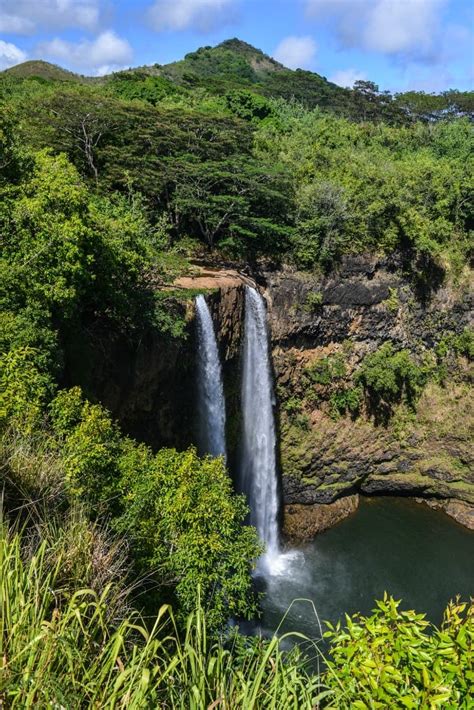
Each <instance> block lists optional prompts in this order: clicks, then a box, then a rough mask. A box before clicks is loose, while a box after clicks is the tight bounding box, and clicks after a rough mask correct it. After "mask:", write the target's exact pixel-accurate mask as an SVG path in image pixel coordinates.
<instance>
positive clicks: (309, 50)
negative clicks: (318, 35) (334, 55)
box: [273, 37, 317, 69]
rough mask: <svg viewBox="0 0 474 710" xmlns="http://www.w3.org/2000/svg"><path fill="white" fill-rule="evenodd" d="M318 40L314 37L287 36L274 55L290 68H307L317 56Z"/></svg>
mask: <svg viewBox="0 0 474 710" xmlns="http://www.w3.org/2000/svg"><path fill="white" fill-rule="evenodd" d="M316 49H317V46H316V42H315V41H314V39H313V38H312V37H285V38H284V39H282V41H281V42H280V44H279V45H278V47H277V48H276V49H275V51H274V53H273V56H274V58H275V59H276V60H277V62H281V64H284V65H285V67H289V68H290V69H305V68H306V67H308V66H309V65H310V64H311V62H312V61H313V59H314V57H315V56H316Z"/></svg>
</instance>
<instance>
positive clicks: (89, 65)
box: [38, 30, 132, 75]
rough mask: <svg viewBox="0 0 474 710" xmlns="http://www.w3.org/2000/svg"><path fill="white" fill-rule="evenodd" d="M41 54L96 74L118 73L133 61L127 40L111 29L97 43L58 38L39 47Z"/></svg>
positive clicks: (102, 34) (99, 37)
mask: <svg viewBox="0 0 474 710" xmlns="http://www.w3.org/2000/svg"><path fill="white" fill-rule="evenodd" d="M38 52H39V53H40V54H41V55H42V56H44V57H47V58H49V59H53V60H55V61H58V62H64V63H65V64H66V65H68V66H71V67H73V68H75V69H81V70H86V71H91V72H93V73H94V74H97V75H102V74H105V73H108V71H116V70H117V69H119V68H121V67H122V66H123V65H124V64H127V63H129V62H130V60H131V58H132V48H131V46H130V45H129V43H128V42H127V40H125V39H122V38H121V37H118V35H116V34H115V32H113V31H112V30H107V31H105V32H102V33H101V34H100V35H98V36H97V37H96V38H95V39H94V40H87V39H83V40H80V41H79V42H67V41H65V40H63V39H60V38H59V37H56V38H55V39H53V40H51V41H50V42H43V43H42V44H40V45H39V47H38Z"/></svg>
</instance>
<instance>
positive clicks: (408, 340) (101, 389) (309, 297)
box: [69, 257, 474, 538]
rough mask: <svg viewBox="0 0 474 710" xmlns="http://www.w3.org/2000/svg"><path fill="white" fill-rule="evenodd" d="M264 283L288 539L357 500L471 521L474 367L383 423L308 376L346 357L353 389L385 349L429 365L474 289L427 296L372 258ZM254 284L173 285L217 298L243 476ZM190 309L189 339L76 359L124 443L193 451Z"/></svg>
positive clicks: (466, 313) (204, 278)
mask: <svg viewBox="0 0 474 710" xmlns="http://www.w3.org/2000/svg"><path fill="white" fill-rule="evenodd" d="M188 281H189V283H188ZM256 282H257V283H258V286H259V288H260V289H261V291H262V293H263V294H264V296H265V298H266V300H267V304H268V317H269V326H270V331H271V340H272V351H273V364H274V372H275V383H276V391H277V412H276V413H277V423H278V430H279V458H280V468H281V478H282V496H283V503H284V509H285V526H284V529H285V530H286V532H287V533H288V534H289V535H290V536H293V537H303V538H304V537H307V536H308V534H313V533H314V532H316V531H317V530H318V529H321V526H322V527H323V528H324V527H327V526H328V525H329V524H332V523H334V522H335V521H337V520H339V519H341V518H342V517H344V516H345V515H347V514H349V513H350V512H351V511H353V510H354V509H355V506H356V501H357V494H358V493H365V494H384V495H385V494H388V495H409V496H419V497H422V498H424V499H427V500H432V499H437V500H439V501H441V502H442V505H443V506H444V509H447V510H448V508H449V510H448V512H451V514H453V515H456V517H458V518H461V517H462V519H463V522H464V524H469V520H470V521H471V523H470V524H472V525H474V521H473V520H472V511H473V510H474V508H470V507H469V504H472V505H474V474H473V470H474V466H473V463H474V455H473V450H472V447H471V443H470V442H471V441H472V426H473V421H472V412H471V408H472V407H471V402H470V378H472V370H470V367H472V366H470V365H469V363H468V361H467V360H464V359H463V358H462V357H461V358H457V360H456V362H455V363H454V362H452V363H451V365H452V367H451V365H450V368H449V372H448V375H447V379H446V382H445V385H444V386H442V385H440V384H439V383H436V382H435V381H431V382H430V383H429V384H428V385H427V386H426V387H425V389H424V391H423V394H422V396H421V398H420V400H419V402H418V403H417V409H416V414H414V413H413V412H412V411H410V410H408V409H407V408H406V407H404V406H403V405H400V406H398V407H395V409H394V411H393V413H392V416H391V417H390V419H389V421H385V422H379V421H377V419H376V417H375V416H374V415H373V413H371V412H369V411H368V410H367V409H364V408H362V410H361V411H360V413H359V414H358V415H357V416H351V415H350V414H348V413H346V414H342V415H341V414H337V416H335V415H334V412H333V411H331V409H330V406H329V403H328V401H327V397H326V396H325V390H329V391H330V390H331V384H330V383H329V384H328V385H326V386H322V385H320V384H316V385H315V384H314V383H311V382H310V381H308V377H307V372H308V368H309V369H311V368H312V367H314V364H315V363H318V362H320V361H321V359H325V358H326V359H327V358H338V362H343V365H344V376H343V380H346V381H347V382H350V381H351V378H352V377H353V374H354V373H355V372H357V369H358V368H359V367H360V364H361V363H362V362H363V361H364V358H365V357H366V356H367V355H368V354H370V353H372V352H374V351H375V350H377V348H379V347H380V346H381V345H382V344H383V343H384V342H392V343H394V345H395V346H396V348H397V349H399V348H406V349H408V350H409V351H410V352H411V353H413V356H414V357H415V358H418V359H423V358H424V357H425V356H427V355H428V354H429V353H430V352H431V351H432V348H433V346H434V345H435V344H436V343H438V342H439V341H440V340H441V339H442V337H443V336H444V335H446V334H449V333H453V334H459V333H461V332H462V331H463V329H464V328H465V327H466V326H467V325H469V323H470V322H471V318H472V296H471V295H470V292H469V290H468V288H467V286H466V285H464V286H463V287H458V288H457V289H454V288H452V287H441V288H438V289H437V290H433V292H432V293H427V292H426V290H425V292H424V294H422V295H420V293H419V290H418V288H417V284H416V283H412V282H410V280H409V279H408V278H407V277H406V276H404V275H403V271H402V269H401V265H400V264H397V263H396V262H394V261H390V260H377V259H376V258H366V257H352V258H346V259H345V260H344V261H343V263H342V264H341V266H340V268H339V270H338V271H337V272H334V273H332V274H331V275H329V276H326V277H315V276H310V275H307V274H301V273H297V272H294V271H291V270H283V271H263V272H260V273H259V274H257V275H256ZM246 283H251V284H252V283H254V282H253V280H252V279H249V278H247V277H245V276H243V275H242V274H239V273H237V272H235V271H222V270H221V271H210V270H207V271H203V272H202V273H201V275H198V276H194V277H192V278H190V279H184V280H183V283H179V284H177V285H178V286H180V287H182V288H198V289H201V288H202V289H207V290H208V296H207V299H208V303H209V305H210V309H211V313H212V316H213V319H214V322H215V325H216V331H217V335H218V341H219V347H220V351H221V356H222V360H223V373H224V382H225V392H226V408H227V415H228V416H227V419H228V431H227V440H228V449H229V454H230V456H229V461H230V465H231V468H234V469H235V468H236V466H237V465H238V441H239V428H240V400H239V397H240V346H241V337H242V326H243V312H244V286H245V284H246ZM183 308H184V306H183ZM185 310H186V320H187V328H186V337H185V338H184V339H178V340H173V339H170V338H169V337H168V336H167V337H163V336H160V335H159V334H158V333H148V334H146V335H145V336H144V337H142V338H141V339H139V340H138V341H137V342H134V343H130V342H126V341H124V340H122V339H121V338H120V337H112V336H110V334H108V335H107V336H104V337H100V335H97V336H94V337H92V338H91V342H90V344H89V345H88V346H87V351H84V348H82V349H81V348H74V349H72V352H74V353H75V354H74V356H73V358H75V362H71V363H70V365H69V371H70V372H72V373H73V376H72V377H71V382H70V383H71V384H72V383H79V384H81V385H82V386H83V387H84V389H85V391H86V394H87V395H88V396H91V397H92V398H94V399H97V400H99V401H101V402H103V403H104V404H105V405H106V406H108V407H109V408H110V409H111V410H112V412H113V413H114V415H115V416H116V417H117V418H118V419H119V421H120V423H121V425H122V427H123V429H124V430H125V431H126V432H127V433H130V434H131V435H133V436H135V437H136V438H138V439H140V440H142V441H145V442H146V443H148V444H150V445H151V446H153V447H154V448H158V447H159V446H176V447H178V448H183V447H186V446H188V445H189V444H191V443H193V442H194V441H195V431H196V428H195V424H196V418H197V417H198V416H199V413H198V412H197V411H196V391H195V386H196V371H195V368H196V361H195V351H196V343H195V333H196V330H195V324H194V309H193V300H192V299H190V300H189V302H188V304H187V306H186V307H185ZM84 363H86V365H87V366H86V367H84ZM326 394H327V392H326ZM459 502H460V504H459ZM464 503H465V504H468V507H467V508H466V506H465V505H464ZM463 505H464V507H463ZM456 511H458V512H459V511H461V512H462V515H461V514H459V515H458V514H457V513H456ZM318 521H319V523H318ZM466 521H467V522H466ZM308 531H310V533H308Z"/></svg>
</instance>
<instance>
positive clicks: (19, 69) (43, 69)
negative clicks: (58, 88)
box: [5, 59, 83, 82]
mask: <svg viewBox="0 0 474 710" xmlns="http://www.w3.org/2000/svg"><path fill="white" fill-rule="evenodd" d="M5 74H10V75H11V76H16V77H18V78H21V79H26V78H28V77H39V78H40V79H47V80H49V81H75V82H80V81H83V78H82V77H81V76H79V74H74V72H71V71H68V70H67V69H63V68H62V67H60V66H58V65H57V64H51V63H50V62H45V61H44V60H43V59H29V60H28V61H26V62H22V63H21V64H16V65H15V66H13V67H10V68H9V69H5Z"/></svg>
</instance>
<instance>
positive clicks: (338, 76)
mask: <svg viewBox="0 0 474 710" xmlns="http://www.w3.org/2000/svg"><path fill="white" fill-rule="evenodd" d="M362 79H367V75H366V74H365V73H364V72H362V71H358V70H357V69H352V68H351V69H339V70H338V71H336V72H334V74H333V75H332V76H331V77H329V81H332V82H333V83H334V84H337V85H338V86H343V87H345V88H346V87H349V88H352V87H353V86H354V84H355V82H356V81H359V80H362Z"/></svg>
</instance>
